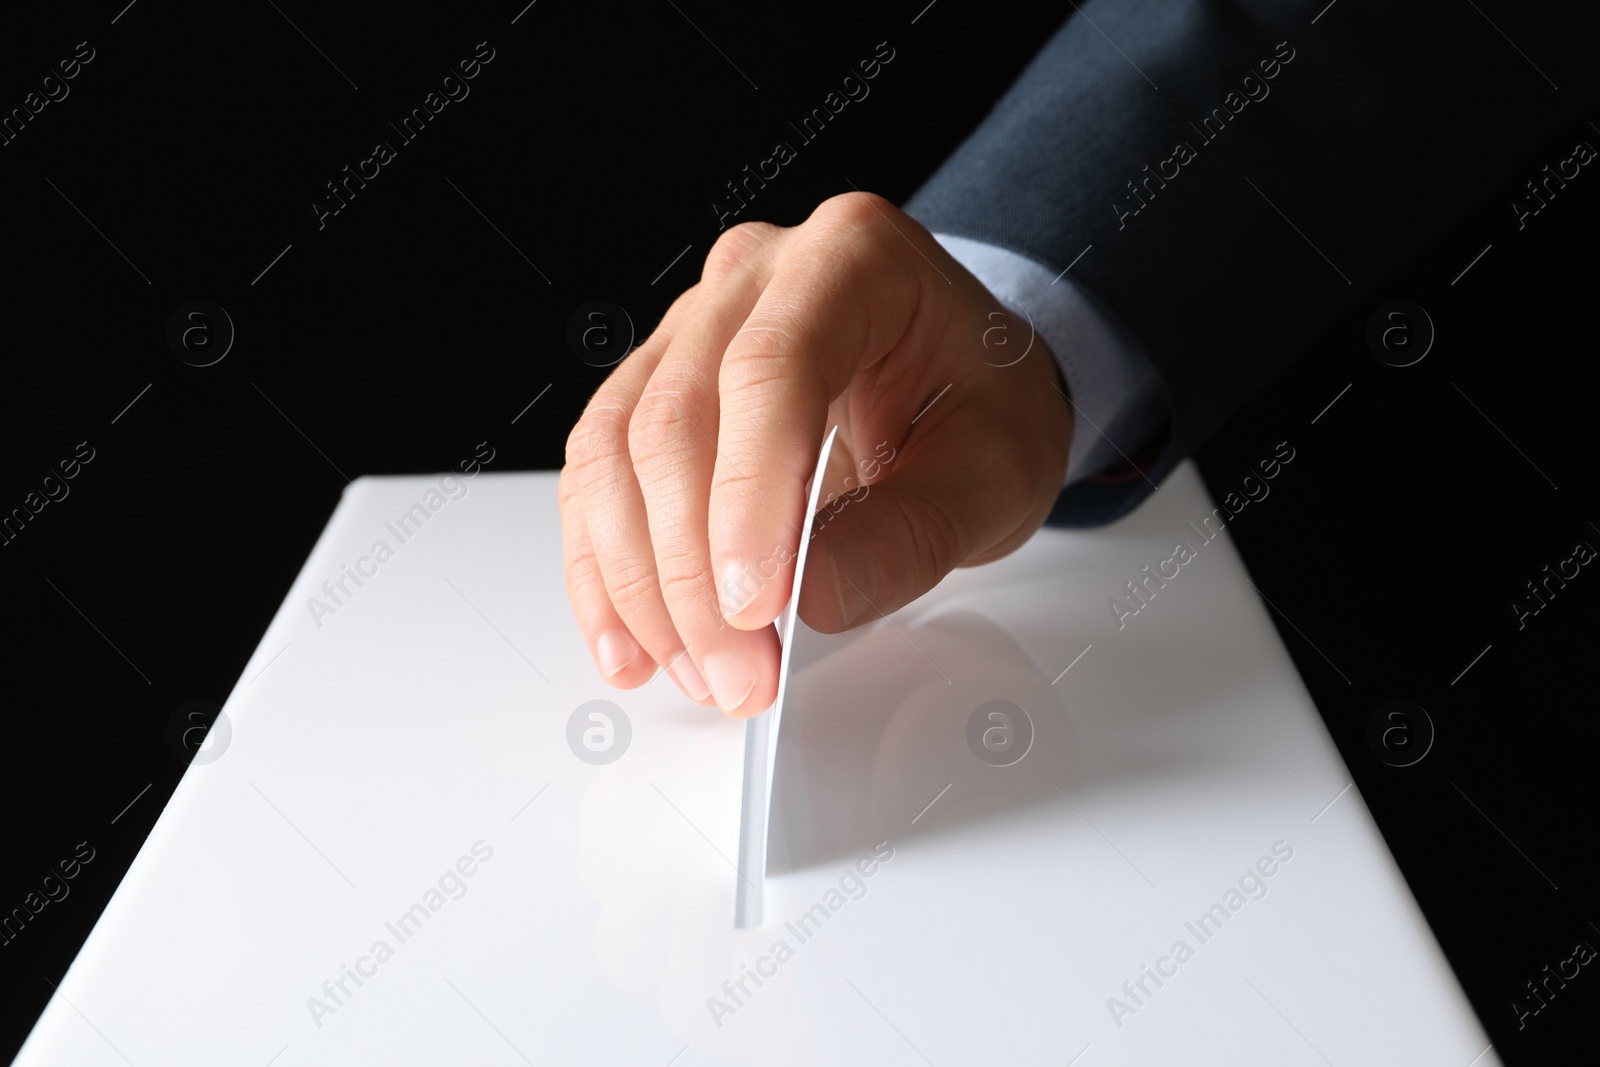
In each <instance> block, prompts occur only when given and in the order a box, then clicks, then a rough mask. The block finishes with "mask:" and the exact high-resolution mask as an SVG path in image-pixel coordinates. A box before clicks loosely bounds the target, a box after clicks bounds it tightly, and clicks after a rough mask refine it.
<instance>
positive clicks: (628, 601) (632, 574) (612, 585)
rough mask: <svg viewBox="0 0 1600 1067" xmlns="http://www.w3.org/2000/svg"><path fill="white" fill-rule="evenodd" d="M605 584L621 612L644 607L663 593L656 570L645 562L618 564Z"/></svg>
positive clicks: (612, 600) (612, 601) (613, 602)
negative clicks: (657, 579)
mask: <svg viewBox="0 0 1600 1067" xmlns="http://www.w3.org/2000/svg"><path fill="white" fill-rule="evenodd" d="M604 584H605V587H606V589H607V591H608V593H609V595H610V597H611V603H612V604H613V605H615V606H616V608H617V610H618V612H619V613H627V612H631V611H635V610H636V609H641V608H644V607H646V606H648V605H649V604H650V603H652V602H653V601H654V600H656V599H659V598H660V595H661V593H660V587H659V586H658V584H657V582H656V575H655V570H654V569H653V568H651V567H650V566H648V565H646V564H643V563H624V564H621V565H619V566H617V567H616V568H615V569H614V570H613V571H612V572H611V574H610V576H609V580H607V581H606V582H605V583H604Z"/></svg>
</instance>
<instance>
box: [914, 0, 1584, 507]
mask: <svg viewBox="0 0 1600 1067" xmlns="http://www.w3.org/2000/svg"><path fill="white" fill-rule="evenodd" d="M1319 12H1320V13H1319ZM1313 19H1315V20H1316V21H1315V22H1314V23H1313ZM1491 19H1492V20H1493V21H1492V22H1491ZM1508 38H1509V39H1508ZM1513 42H1515V43H1513ZM1597 42H1600V5H1594V4H1591V3H1576V2H1546V3H1541V4H1538V5H1526V6H1517V5H1512V4H1507V3H1503V2H1491V0H1482V3H1480V4H1479V5H1478V6H1476V7H1475V6H1474V5H1472V4H1467V3H1461V4H1443V3H1408V4H1365V3H1358V2H1355V0H1344V2H1337V0H1336V2H1335V3H1334V4H1333V5H1326V3H1325V0H1313V2H1311V3H1297V4H1293V5H1286V4H1282V3H1277V2H1272V0H1180V2H1161V3H1155V2H1142V3H1141V2H1128V0H1080V2H1079V3H1078V4H1077V5H1076V10H1075V11H1074V13H1073V14H1071V15H1069V16H1068V18H1067V20H1066V21H1065V23H1063V25H1062V26H1061V28H1060V29H1059V30H1058V31H1057V32H1056V33H1055V35H1054V36H1053V37H1052V38H1051V39H1050V41H1049V42H1048V43H1047V44H1046V45H1045V46H1044V48H1043V49H1042V50H1041V51H1040V52H1039V54H1038V55H1037V56H1035V58H1034V59H1033V61H1032V62H1031V63H1030V64H1029V66H1028V67H1027V68H1026V70H1024V72H1023V73H1022V75H1021V76H1020V77H1019V78H1018V80H1017V81H1016V82H1015V83H1014V84H1013V85H1012V87H1011V88H1010V89H1009V90H1008V92H1007V93H1006V95H1005V96H1004V97H1003V98H1002V99H1001V100H1000V101H999V103H998V104H996V106H995V107H994V109H993V110H992V111H991V112H990V114H989V115H988V117H987V118H986V119H985V120H984V121H983V123H982V124H981V125H980V126H979V127H978V129H977V130H976V131H974V132H973V133H972V134H971V135H970V136H969V137H968V138H967V140H966V141H965V142H964V143H963V144H962V145H961V147H960V148H959V149H957V151H956V152H955V153H954V154H953V155H952V156H951V157H950V158H949V159H948V160H946V161H945V163H944V164H943V165H942V166H941V167H940V168H939V170H938V171H937V172H936V173H935V174H934V175H933V176H932V177H931V178H930V179H929V180H928V181H927V182H926V183H925V184H924V185H923V186H922V188H920V189H919V190H918V191H917V192H916V193H915V195H914V196H913V197H912V198H911V200H910V201H909V202H908V203H907V204H906V210H907V211H908V212H909V213H910V214H911V215H912V216H913V217H915V218H916V219H917V220H918V221H920V222H922V223H923V224H924V225H926V226H927V227H928V229H930V230H932V231H934V232H935V233H940V234H949V235H953V236H957V237H965V238H969V239H972V240H975V241H982V242H986V243H988V244H991V245H996V246H999V247H1001V248H1006V249H1010V250H1012V251H1014V252H1016V253H1018V254H1019V255H1023V256H1026V257H1028V258H1030V259H1033V260H1035V261H1037V262H1038V263H1040V264H1043V265H1044V266H1045V267H1047V268H1048V269H1051V270H1053V271H1060V270H1063V269H1065V268H1066V267H1067V266H1068V265H1069V264H1072V277H1073V278H1074V279H1075V280H1076V282H1077V284H1078V286H1079V287H1080V289H1081V290H1082V291H1083V292H1084V293H1085V294H1086V295H1087V296H1088V297H1089V298H1090V299H1092V300H1094V301H1095V302H1096V303H1097V305H1098V308H1099V310H1100V311H1101V312H1102V313H1103V314H1104V315H1105V316H1106V317H1107V318H1108V319H1109V320H1110V321H1111V322H1112V323H1114V324H1115V327H1116V328H1117V329H1118V330H1119V331H1123V332H1125V333H1126V335H1127V336H1129V337H1131V338H1133V339H1135V340H1136V341H1137V343H1138V345H1139V346H1140V348H1142V350H1143V351H1144V352H1145V353H1147V354H1148V356H1149V358H1150V359H1151V360H1152V361H1153V363H1154V365H1155V367H1156V370H1157V371H1158V373H1159V375H1160V379H1161V383H1162V386H1163V389H1164V399H1165V401H1166V406H1165V410H1166V411H1168V412H1170V422H1169V423H1168V425H1167V426H1166V428H1165V430H1164V432H1163V433H1162V434H1161V435H1159V437H1158V438H1157V439H1155V440H1153V441H1152V442H1151V447H1150V448H1149V450H1148V452H1147V453H1146V455H1145V456H1143V457H1135V458H1136V459H1139V461H1140V465H1141V466H1143V467H1144V473H1145V474H1147V475H1148V476H1149V478H1148V479H1147V478H1145V477H1133V478H1130V479H1125V480H1121V481H1116V480H1110V481H1107V480H1088V481H1084V482H1080V483H1076V484H1073V485H1070V486H1068V487H1067V488H1066V489H1065V490H1064V491H1063V492H1062V494H1061V496H1060V498H1059V499H1058V501H1057V503H1056V507H1055V510H1054V511H1052V513H1051V516H1050V518H1049V519H1048V520H1047V521H1048V522H1049V523H1050V524H1052V525H1074V526H1083V525H1094V524H1098V523H1104V522H1109V521H1111V520H1113V519H1116V518H1119V517H1120V516H1122V515H1124V514H1126V513H1127V512H1128V511H1130V510H1132V509H1133V508H1134V507H1135V506H1137V505H1138V503H1139V502H1140V501H1141V500H1143V498H1144V497H1145V496H1147V495H1148V494H1149V492H1150V491H1151V488H1152V485H1151V480H1154V481H1160V480H1161V479H1162V478H1163V477H1165V476H1166V475H1167V474H1168V473H1169V472H1170V471H1171V470H1172V469H1173V468H1174V467H1175V466H1176V465H1177V464H1178V463H1179V462H1180V461H1181V460H1182V459H1183V458H1184V457H1185V456H1187V455H1189V454H1190V453H1191V452H1193V451H1194V449H1196V448H1197V447H1199V445H1200V444H1201V443H1202V442H1203V441H1204V440H1205V439H1206V438H1207V437H1208V436H1209V435H1210V434H1211V433H1212V432H1213V431H1215V430H1216V428H1217V427H1218V426H1219V425H1221V424H1222V422H1223V421H1225V420H1226V419H1227V418H1228V417H1229V415H1231V414H1232V413H1233V412H1234V411H1236V410H1237V409H1238V408H1239V407H1241V406H1242V405H1243V404H1244V403H1245V401H1247V400H1248V399H1249V398H1250V397H1251V395H1253V394H1254V393H1255V392H1256V391H1257V390H1258V389H1260V388H1261V386H1263V385H1264V384H1265V383H1266V382H1267V380H1268V379H1270V378H1271V377H1272V376H1273V375H1274V374H1276V373H1277V372H1278V371H1280V370H1281V369H1283V368H1284V367H1285V366H1286V365H1287V364H1288V363H1289V361H1291V360H1292V359H1293V358H1294V357H1295V356H1296V355H1297V354H1298V353H1299V352H1300V351H1302V350H1303V349H1304V348H1305V347H1306V346H1307V345H1308V344H1309V343H1310V342H1311V341H1312V340H1313V339H1314V338H1315V337H1316V336H1317V335H1318V333H1319V332H1321V331H1322V330H1323V329H1324V328H1326V327H1327V326H1328V325H1329V324H1330V323H1331V322H1332V321H1333V320H1334V319H1336V318H1337V317H1338V316H1340V315H1341V314H1343V313H1345V312H1346V311H1348V310H1349V309H1351V308H1352V307H1353V306H1354V305H1355V304H1356V303H1358V302H1360V301H1362V300H1363V299H1364V298H1365V297H1367V296H1368V294H1370V292H1371V291H1372V289H1373V287H1374V286H1375V285H1377V284H1378V283H1380V282H1382V281H1383V280H1384V279H1385V278H1387V277H1389V276H1390V275H1391V274H1393V273H1394V272H1395V271H1396V270H1398V269H1399V268H1400V267H1401V266H1402V265H1403V264H1404V263H1405V262H1406V261H1407V259H1409V258H1411V257H1412V256H1414V255H1416V254H1417V253H1418V252H1420V251H1421V250H1422V249H1423V248H1425V247H1426V246H1427V245H1428V244H1429V243H1431V242H1432V241H1433V240H1435V239H1437V238H1438V237H1440V236H1441V235H1443V234H1444V233H1445V232H1446V231H1447V230H1448V229H1449V228H1450V227H1451V225H1452V224H1453V223H1455V222H1458V221H1460V220H1461V219H1463V218H1464V217H1465V216H1466V215H1467V214H1469V213H1470V212H1471V211H1472V210H1474V209H1476V208H1478V207H1480V206H1481V205H1482V204H1483V203H1484V202H1485V201H1486V199H1487V198H1488V197H1490V196H1491V195H1492V194H1494V193H1495V191H1496V190H1497V189H1498V188H1499V187H1500V186H1502V185H1504V184H1506V183H1507V182H1509V181H1511V180H1512V179H1514V178H1518V177H1522V175H1521V174H1520V171H1521V170H1523V169H1528V170H1529V173H1528V175H1526V176H1527V177H1530V178H1531V177H1534V176H1536V172H1537V167H1536V166H1533V161H1532V159H1531V156H1532V154H1533V153H1535V152H1536V151H1537V150H1539V149H1541V148H1542V147H1544V145H1545V143H1546V142H1547V141H1549V140H1550V139H1551V138H1553V137H1554V136H1555V135H1556V134H1558V133H1560V132H1561V131H1562V130H1563V129H1565V128H1568V127H1572V128H1574V129H1576V128H1577V124H1578V123H1579V121H1580V120H1581V119H1583V118H1584V116H1585V114H1586V113H1587V112H1589V111H1591V110H1592V109H1593V108H1594V107H1595V105H1596V102H1597V99H1600V64H1597V63H1595V62H1594V59H1593V54H1592V53H1593V49H1594V48H1595V46H1596V44H1597ZM1590 140H1591V143H1596V142H1595V139H1593V138H1591V139H1590ZM1080 257H1081V258H1080ZM1074 261H1076V262H1074Z"/></svg>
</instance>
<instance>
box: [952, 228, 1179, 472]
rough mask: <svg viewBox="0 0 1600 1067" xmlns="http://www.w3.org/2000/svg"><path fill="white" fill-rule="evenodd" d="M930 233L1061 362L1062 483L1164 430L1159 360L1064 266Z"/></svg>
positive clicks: (1101, 467)
mask: <svg viewBox="0 0 1600 1067" xmlns="http://www.w3.org/2000/svg"><path fill="white" fill-rule="evenodd" d="M933 236H934V239H935V240H937V241H938V242H939V243H940V244H941V245H943V246H944V249H945V251H947V252H949V253H950V255H951V256H953V257H955V259H956V261H957V262H959V263H960V264H961V265H962V266H963V267H966V268H967V270H969V271H971V272H972V274H973V275H974V276H975V277H976V278H977V279H978V280H979V281H980V282H982V283H983V284H984V286H985V287H986V288H987V289H988V290H989V292H991V293H993V294H994V297H995V299H996V300H998V301H1000V303H1001V304H1003V305H1005V306H1006V307H1007V308H1008V309H1009V310H1010V311H1012V312H1013V313H1014V314H1020V315H1022V317H1023V318H1025V319H1026V320H1028V321H1029V322H1031V323H1032V325H1033V328H1034V331H1035V333H1037V335H1038V336H1039V337H1040V339H1042V340H1043V341H1044V343H1045V344H1046V345H1048V346H1049V347H1050V351H1051V352H1052V353H1053V354H1054V356H1055V358H1056V362H1057V364H1058V365H1059V366H1060V367H1061V376H1062V377H1063V378H1064V379H1065V380H1066V383H1067V390H1068V392H1069V393H1070V394H1071V398H1070V400H1071V403H1072V405H1073V408H1074V411H1073V430H1072V443H1071V445H1070V447H1069V449H1068V452H1067V476H1066V481H1065V483H1064V484H1063V486H1062V487H1063V488H1065V487H1066V486H1068V485H1071V484H1072V483H1074V482H1076V481H1080V480H1082V479H1083V478H1086V477H1088V476H1089V475H1091V474H1094V473H1096V472H1098V471H1101V470H1104V469H1105V468H1106V467H1108V466H1110V465H1111V464H1113V463H1115V462H1117V461H1118V460H1120V459H1124V458H1126V457H1127V456H1128V455H1129V454H1130V453H1132V452H1134V451H1135V450H1137V449H1139V448H1140V447H1141V446H1143V445H1144V444H1145V443H1146V442H1147V441H1148V440H1149V439H1150V436H1151V435H1152V434H1154V433H1155V432H1156V430H1158V429H1159V428H1160V426H1161V423H1162V422H1163V421H1164V419H1165V417H1166V399H1165V397H1164V395H1163V392H1162V384H1161V376H1160V374H1159V373H1158V372H1157V371H1156V369H1155V365H1154V364H1153V363H1151V362H1150V359H1149V357H1148V356H1146V355H1145V354H1144V353H1143V352H1142V351H1140V349H1139V346H1138V344H1137V343H1136V342H1135V341H1134V340H1133V339H1132V338H1130V337H1127V336H1126V335H1125V334H1123V333H1122V332H1121V331H1119V330H1118V329H1117V328H1116V327H1115V326H1114V325H1113V324H1112V323H1111V322H1109V321H1108V320H1107V319H1106V317H1105V316H1104V315H1102V314H1101V313H1100V311H1099V310H1098V309H1097V308H1096V307H1095V306H1094V304H1093V303H1092V302H1091V301H1090V300H1089V299H1088V297H1086V296H1085V295H1084V294H1083V292H1082V291H1081V290H1080V289H1078V287H1077V286H1075V285H1074V284H1073V283H1072V282H1071V281H1069V280H1068V279H1067V278H1066V272H1065V271H1062V272H1061V273H1060V274H1056V273H1055V272H1053V271H1052V270H1051V269H1050V268H1048V267H1046V266H1044V265H1042V264H1040V263H1038V262H1036V261H1035V260H1032V259H1030V258H1028V257H1027V256H1024V255H1021V254H1019V253H1017V252H1013V251H1011V250H1010V249H1007V248H1001V247H999V246H997V245H991V244H987V243H985V242H983V241H975V240H972V239H971V238H968V237H955V236H951V235H950V234H943V233H936V234H934V235H933Z"/></svg>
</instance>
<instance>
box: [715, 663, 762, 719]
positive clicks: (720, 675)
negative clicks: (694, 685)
mask: <svg viewBox="0 0 1600 1067" xmlns="http://www.w3.org/2000/svg"><path fill="white" fill-rule="evenodd" d="M706 674H708V675H710V676H711V691H712V692H713V693H714V694H716V698H717V707H719V708H721V709H722V710H723V711H732V710H734V709H735V708H737V707H738V706H739V705H740V704H743V703H744V698H745V697H747V696H749V695H750V690H752V689H754V688H755V685H756V672H755V671H754V670H752V669H751V667H750V664H748V663H746V662H745V661H744V659H743V658H742V657H741V656H739V655H737V654H736V653H733V652H713V653H711V654H710V655H709V656H707V657H706Z"/></svg>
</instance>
